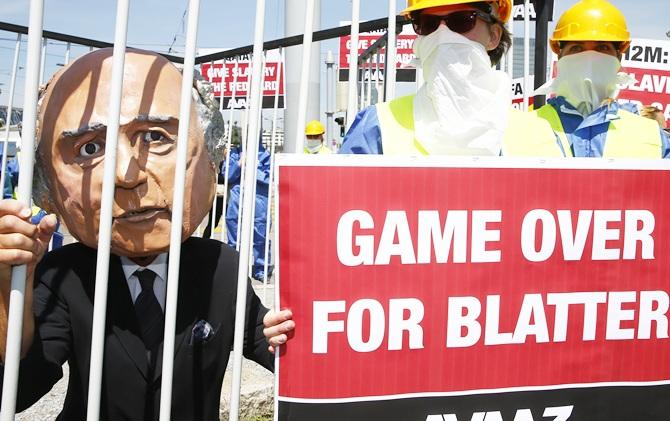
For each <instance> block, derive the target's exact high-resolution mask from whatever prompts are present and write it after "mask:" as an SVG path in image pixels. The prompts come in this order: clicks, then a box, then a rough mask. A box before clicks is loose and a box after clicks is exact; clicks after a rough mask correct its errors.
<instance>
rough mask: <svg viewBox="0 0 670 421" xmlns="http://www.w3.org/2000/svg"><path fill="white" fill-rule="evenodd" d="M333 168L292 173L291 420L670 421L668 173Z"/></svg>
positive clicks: (489, 166)
mask: <svg viewBox="0 0 670 421" xmlns="http://www.w3.org/2000/svg"><path fill="white" fill-rule="evenodd" d="M359 158H360V159H359ZM387 158H388V159H387ZM322 161H323V162H322ZM323 164H326V161H324V160H318V159H316V160H310V161H307V160H302V161H301V160H299V159H296V158H283V160H282V162H281V163H280V165H279V220H278V224H279V250H280V251H279V265H278V267H279V283H278V286H279V296H280V306H281V307H289V308H291V309H292V311H293V314H294V318H295V321H296V326H297V327H296V331H295V336H294V337H293V338H292V339H291V341H290V342H289V344H288V345H287V347H286V349H285V350H283V351H284V353H283V354H282V356H281V357H280V359H279V369H278V376H279V388H278V399H279V402H280V403H279V410H280V413H279V419H282V420H303V419H314V418H315V417H316V416H318V418H319V419H320V420H322V421H328V420H336V419H343V418H345V417H346V419H349V420H369V419H389V420H413V419H417V420H445V419H446V420H450V421H454V420H460V419H467V420H470V419H478V420H486V419H500V420H508V419H509V420H514V419H516V420H517V421H518V420H544V419H546V418H543V416H542V414H545V415H544V416H549V415H551V414H553V415H554V416H555V417H559V416H560V417H563V418H555V419H566V420H567V419H588V420H630V419H645V420H662V419H666V417H667V413H668V411H670V400H668V399H667V398H668V397H670V386H668V385H669V384H670V348H669V347H668V310H669V308H670V262H669V261H668V260H667V259H665V258H664V256H666V255H667V254H668V252H670V240H669V239H670V224H668V223H666V222H665V220H666V219H667V218H665V217H664V216H665V215H668V214H670V199H668V198H667V195H664V194H662V193H661V192H663V191H665V189H667V188H669V187H670V171H668V170H670V163H666V162H660V161H658V162H653V163H649V162H646V163H644V167H642V163H639V164H637V165H638V166H635V165H634V164H632V165H631V164H621V165H619V166H617V165H616V164H612V163H608V162H607V161H600V160H588V161H587V160H565V161H553V162H549V163H542V164H539V163H532V162H529V161H514V160H504V159H486V160H484V159H481V158H480V159H478V160H472V161H464V160H463V161H444V160H442V161H440V160H436V159H427V160H418V159H417V160H412V161H411V163H408V161H407V160H404V161H403V160H398V159H395V160H394V159H390V158H389V157H373V158H372V159H371V157H344V158H342V159H340V160H337V161H335V162H333V158H332V157H331V158H330V160H329V161H328V164H329V165H331V166H325V167H324V166H323ZM409 165H412V166H409ZM322 180H332V182H331V183H330V184H329V186H328V188H327V189H324V187H323V183H322ZM576 186H579V188H578V189H577V188H576ZM661 397H662V399H661ZM623 402H625V405H622V403H623ZM622 406H623V407H622ZM496 413H497V414H498V415H495V414H496ZM475 414H479V415H475ZM486 414H493V415H486ZM500 414H507V415H504V417H503V416H502V415H500ZM509 414H511V415H509ZM515 414H516V415H515ZM538 414H539V415H538ZM515 416H517V417H518V418H515ZM431 417H433V418H431ZM487 417H490V418H487ZM498 417H500V418H498ZM549 419H554V418H549Z"/></svg>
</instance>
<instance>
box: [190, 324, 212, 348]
mask: <svg viewBox="0 0 670 421" xmlns="http://www.w3.org/2000/svg"><path fill="white" fill-rule="evenodd" d="M215 334H216V331H215V330H214V328H213V327H212V325H210V324H209V322H207V320H203V319H201V320H198V321H197V322H195V323H194V324H193V329H191V339H190V340H189V345H194V344H205V343H207V342H208V341H209V340H210V339H211V338H212V337H214V335H215Z"/></svg>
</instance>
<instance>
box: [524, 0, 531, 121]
mask: <svg viewBox="0 0 670 421" xmlns="http://www.w3.org/2000/svg"><path fill="white" fill-rule="evenodd" d="M523 7H524V9H523V110H524V111H528V99H529V94H530V92H529V91H530V89H529V82H530V0H524V5H523Z"/></svg>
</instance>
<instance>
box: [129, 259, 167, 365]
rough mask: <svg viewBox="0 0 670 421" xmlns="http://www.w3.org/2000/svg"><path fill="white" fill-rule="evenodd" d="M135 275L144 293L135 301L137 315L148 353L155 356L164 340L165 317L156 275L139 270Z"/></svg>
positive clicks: (150, 271) (149, 271) (145, 270)
mask: <svg viewBox="0 0 670 421" xmlns="http://www.w3.org/2000/svg"><path fill="white" fill-rule="evenodd" d="M135 275H136V276H137V278H138V279H139V280H140V285H141V286H142V292H140V295H138V296H137V299H136V300H135V314H136V315H137V321H138V323H139V327H140V334H141V336H142V341H143V342H144V346H145V347H146V349H147V351H151V353H152V354H154V355H155V351H156V350H157V349H158V345H159V344H160V343H161V341H162V340H163V329H164V328H163V324H164V319H165V316H164V315H163V309H162V308H161V306H160V304H158V300H157V299H156V295H155V294H154V279H156V273H155V272H154V271H152V270H149V269H144V270H137V271H136V272H135Z"/></svg>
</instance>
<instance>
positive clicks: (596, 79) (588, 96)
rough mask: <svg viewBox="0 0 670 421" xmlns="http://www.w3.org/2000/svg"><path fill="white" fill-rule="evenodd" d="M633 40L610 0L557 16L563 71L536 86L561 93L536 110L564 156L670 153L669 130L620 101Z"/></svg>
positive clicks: (584, 0) (593, 0) (554, 43)
mask: <svg viewBox="0 0 670 421" xmlns="http://www.w3.org/2000/svg"><path fill="white" fill-rule="evenodd" d="M630 42H631V37H630V33H629V32H628V28H627V25H626V19H625V17H624V15H623V14H622V13H621V11H619V10H618V9H617V8H616V7H614V6H613V5H612V4H611V3H609V2H607V1H606V0H581V1H579V2H577V3H576V4H575V5H574V6H572V7H571V8H570V9H568V10H567V11H566V12H565V13H564V14H563V15H562V16H561V18H560V20H559V21H558V23H557V25H556V29H555V31H554V34H553V36H552V38H551V48H552V50H553V51H554V52H555V53H556V54H558V74H557V77H556V79H554V80H552V81H550V82H549V83H548V84H546V85H545V86H543V87H541V88H540V89H538V90H537V91H536V94H543V93H553V94H555V95H556V97H554V98H549V99H548V100H547V104H546V105H545V106H543V107H541V108H540V109H538V110H536V111H535V113H536V115H537V116H539V117H541V118H543V119H545V120H547V121H548V122H549V124H550V125H551V126H552V128H553V129H554V131H555V132H556V133H557V134H558V136H559V138H560V148H561V150H562V152H563V153H564V154H565V156H569V157H572V156H575V157H608V158H615V157H622V158H624V157H625V158H668V157H670V141H669V140H668V135H667V134H666V133H665V132H663V131H659V128H658V125H656V124H654V123H653V122H651V121H649V120H648V119H645V118H642V117H640V116H639V115H636V114H634V113H631V112H628V111H626V110H624V109H623V108H622V105H621V104H619V103H617V102H616V98H617V96H618V93H619V90H618V87H617V84H618V83H620V82H624V83H625V76H626V75H624V74H620V73H619V72H620V70H621V57H622V54H623V53H624V52H626V50H628V47H629V46H630Z"/></svg>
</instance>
